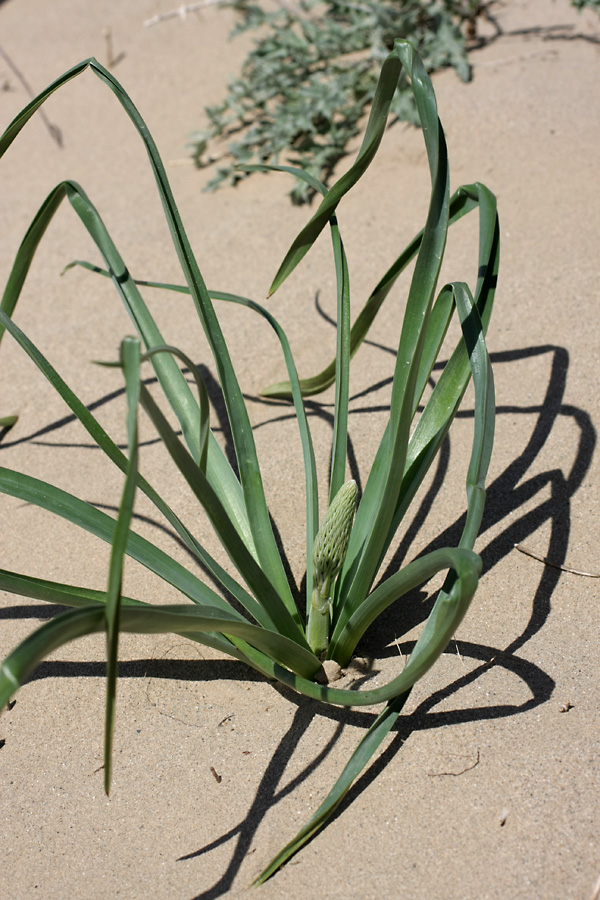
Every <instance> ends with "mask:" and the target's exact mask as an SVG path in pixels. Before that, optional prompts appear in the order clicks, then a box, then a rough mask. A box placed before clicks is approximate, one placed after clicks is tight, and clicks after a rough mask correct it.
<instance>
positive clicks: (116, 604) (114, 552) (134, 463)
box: [104, 338, 141, 794]
mask: <svg viewBox="0 0 600 900" xmlns="http://www.w3.org/2000/svg"><path fill="white" fill-rule="evenodd" d="M140 357H141V354H140V342H139V340H138V339H137V338H125V340H124V341H122V343H121V358H122V363H123V372H124V375H125V392H126V395H127V445H128V449H129V456H128V461H127V469H126V471H125V484H124V486H123V494H122V496H121V502H120V504H119V512H118V515H117V521H116V522H115V531H114V537H113V540H112V544H111V550H110V563H109V569H108V587H107V591H106V711H105V724H104V790H105V792H106V794H108V793H109V792H110V785H111V780H112V746H113V737H114V729H115V705H116V696H117V669H118V654H119V614H120V610H121V586H122V583H123V563H124V559H125V555H126V553H127V540H128V537H129V528H130V525H131V517H132V515H133V503H134V498H135V488H136V479H137V468H138V425H137V413H138V405H139V402H140Z"/></svg>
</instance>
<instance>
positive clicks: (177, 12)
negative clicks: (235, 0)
mask: <svg viewBox="0 0 600 900" xmlns="http://www.w3.org/2000/svg"><path fill="white" fill-rule="evenodd" d="M225 2H227V0H200V2H199V3H188V4H187V5H183V6H180V7H179V8H178V9H171V10H169V12H166V13H158V15H156V16H152V18H151V19H146V21H145V22H144V28H151V27H152V26H153V25H159V24H160V22H166V20H167V19H177V18H180V19H185V17H186V16H187V14H188V13H193V12H197V11H198V10H199V9H204V8H205V7H207V6H218V5H219V4H221V3H225Z"/></svg>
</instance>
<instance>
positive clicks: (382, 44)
mask: <svg viewBox="0 0 600 900" xmlns="http://www.w3.org/2000/svg"><path fill="white" fill-rule="evenodd" d="M226 5H228V6H231V7H233V8H234V9H235V10H236V12H237V13H238V16H239V20H238V23H237V25H236V27H235V28H234V29H233V31H232V33H231V37H235V36H236V35H238V34H240V33H243V32H247V31H252V32H258V37H257V38H256V41H255V44H254V47H253V49H252V50H251V51H250V52H249V54H248V56H247V57H246V59H245V60H244V63H243V65H242V69H241V72H240V76H239V77H237V78H234V79H232V80H231V81H230V83H229V86H228V91H227V95H226V97H225V99H224V100H223V102H222V103H219V104H215V105H213V106H209V107H206V108H205V113H206V115H207V118H208V125H207V127H206V128H204V129H203V130H201V131H198V132H196V133H194V134H193V135H191V136H190V149H191V151H192V155H193V158H194V160H195V161H196V164H197V165H198V166H204V165H207V164H209V163H210V162H212V161H213V157H214V155H215V154H216V155H217V158H220V157H224V159H225V161H226V164H225V165H220V166H219V167H218V168H217V173H216V175H215V176H214V177H213V178H212V179H211V180H210V181H209V183H208V185H207V189H208V190H214V189H215V188H217V187H218V186H219V185H221V184H225V183H231V184H235V183H236V182H237V181H239V179H240V178H243V177H245V175H247V174H248V172H247V171H242V170H240V168H239V165H240V164H243V165H246V164H250V163H264V162H268V163H274V164H278V163H279V162H282V161H283V160H286V161H287V162H289V163H290V164H292V165H296V166H299V167H300V168H302V169H304V170H305V171H307V172H310V173H312V174H313V175H315V176H316V177H317V178H320V179H322V180H324V181H325V182H326V181H327V178H328V177H329V176H330V175H331V174H332V172H333V168H334V166H335V165H336V163H337V162H338V161H339V160H340V159H341V158H342V157H343V156H345V155H346V153H347V150H348V144H349V142H350V141H351V139H352V138H354V137H356V135H357V134H358V133H359V128H360V124H361V121H362V120H363V116H364V115H365V112H366V111H367V110H368V108H369V105H370V103H371V102H372V100H373V97H374V95H375V89H376V86H377V79H378V75H379V70H380V68H381V64H382V62H383V60H384V59H385V57H386V56H387V54H388V53H389V52H390V51H391V50H392V49H393V46H394V40H395V39H396V37H397V35H399V34H401V35H402V36H403V37H404V38H405V39H407V40H409V41H411V43H413V45H414V46H415V48H416V50H417V52H418V53H419V55H420V56H421V59H422V61H423V63H424V65H425V67H426V69H427V71H428V72H431V71H435V70H437V69H440V68H442V67H444V66H452V67H453V68H454V69H455V70H456V72H457V73H458V75H459V76H460V78H461V79H462V80H463V81H467V80H468V79H469V77H470V67H469V64H468V62H467V57H466V50H465V38H464V36H463V33H462V32H463V29H464V27H465V25H467V24H472V23H473V22H474V21H475V17H476V15H478V14H479V13H480V11H481V8H482V7H481V4H480V3H478V2H474V0H433V2H431V0H409V2H402V3H398V2H397V0H383V2H382V0H361V2H360V3H356V2H353V0H327V2H325V3H322V2H321V0H299V2H286V3H281V4H278V5H276V6H275V8H271V7H269V8H265V7H264V6H263V5H262V4H261V3H255V2H251V0H234V2H232V3H227V4H226ZM391 112H392V113H393V114H395V115H396V116H397V117H398V118H400V119H403V120H407V121H410V122H413V123H414V124H417V123H418V121H419V117H418V114H417V111H416V109H415V104H414V100H413V95H412V91H411V90H410V85H409V83H408V79H407V78H406V76H405V74H402V75H401V76H400V78H399V81H398V85H397V89H396V93H395V95H394V98H393V100H392V104H391ZM227 139H230V142H229V143H227V146H226V148H223V147H222V142H223V141H224V140H227ZM312 192H313V191H312V189H311V185H310V184H309V183H308V182H306V181H304V180H303V179H300V178H298V179H297V180H296V184H295V187H294V189H293V191H292V194H291V196H292V199H293V200H294V201H295V202H304V201H306V200H307V199H308V198H309V197H310V196H311V195H312Z"/></svg>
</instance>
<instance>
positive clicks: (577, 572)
mask: <svg viewBox="0 0 600 900" xmlns="http://www.w3.org/2000/svg"><path fill="white" fill-rule="evenodd" d="M515 550H520V551H521V553H525V555H526V556H531V558H532V559H537V560H538V562H541V563H544V565H546V566H552V568H553V569H560V570H561V572H569V574H570V575H583V577H584V578H600V574H597V573H595V572H582V571H581V570H580V569H571V568H570V567H569V566H563V565H561V564H560V563H557V562H552V560H551V559H547V558H546V557H545V556H540V555H539V553H535V552H534V551H533V550H529V549H528V548H527V547H524V546H523V544H515Z"/></svg>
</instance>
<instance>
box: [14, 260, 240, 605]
mask: <svg viewBox="0 0 600 900" xmlns="http://www.w3.org/2000/svg"><path fill="white" fill-rule="evenodd" d="M106 274H107V275H108V274H109V273H106ZM0 327H5V328H6V330H7V331H8V332H9V333H10V334H11V335H12V337H14V339H15V340H16V341H17V343H18V344H19V345H20V346H21V347H22V348H23V350H24V351H25V352H26V353H27V355H28V356H29V358H30V359H31V360H32V361H33V362H34V363H35V364H36V366H37V367H38V369H39V370H40V371H41V372H42V374H43V375H44V376H45V377H46V378H47V379H48V381H49V382H50V384H51V385H52V386H53V387H54V388H55V389H56V391H57V392H58V393H59V394H60V396H61V397H62V398H63V400H64V401H65V403H66V404H67V406H68V407H69V409H71V410H72V412H73V413H74V414H75V415H76V416H77V418H78V419H79V421H80V422H81V424H82V425H83V426H84V428H85V429H86V430H87V432H88V434H89V435H90V436H91V438H92V439H93V440H94V441H95V442H96V444H97V445H98V447H100V449H101V450H103V452H104V453H105V454H106V455H107V457H108V458H109V459H111V460H112V462H114V463H115V465H117V466H118V467H119V469H121V471H122V472H125V471H126V468H127V457H126V456H125V454H124V453H123V452H122V450H120V449H119V448H118V447H117V445H116V444H115V443H114V441H113V440H112V439H111V438H110V437H109V435H108V434H107V433H106V432H105V431H104V429H103V428H102V426H101V425H100V424H99V422H98V421H97V419H96V418H95V417H94V416H93V415H92V413H91V412H90V411H89V410H88V409H87V407H86V406H85V405H84V404H83V403H82V402H81V400H79V398H78V397H77V396H76V394H74V393H73V391H72V390H71V389H70V388H69V386H68V385H67V384H66V382H65V381H64V380H63V379H62V378H61V377H60V375H59V374H58V372H57V371H56V369H55V368H54V367H53V366H52V365H51V363H50V362H49V361H48V360H47V359H46V358H45V356H44V355H43V354H42V353H41V352H40V351H39V350H38V348H37V347H36V346H35V345H34V344H33V343H32V342H31V341H30V340H29V338H28V337H27V336H26V335H25V334H24V332H22V331H21V329H20V328H18V326H17V325H15V323H14V322H13V321H12V320H11V319H9V318H8V317H7V316H6V315H5V314H4V313H3V312H2V311H0ZM210 437H211V435H210V434H209V438H210ZM213 440H214V438H213ZM209 448H210V441H209ZM137 483H138V487H139V488H140V490H142V491H143V492H144V493H145V494H146V496H147V497H148V498H149V499H150V500H151V501H152V503H154V505H155V506H156V508H157V509H158V510H159V511H160V512H161V513H162V515H163V516H164V517H165V519H166V520H167V522H168V523H169V524H170V525H171V526H172V527H173V528H174V529H175V531H176V533H177V535H178V536H179V537H180V538H181V539H182V541H183V542H184V544H185V545H186V547H187V548H188V549H189V550H190V552H191V553H192V554H193V555H194V556H195V557H196V558H197V559H198V560H200V562H201V563H202V565H203V566H204V567H205V568H206V569H207V571H208V572H210V574H211V575H212V576H213V577H214V579H215V580H216V581H217V582H218V583H219V584H220V585H222V587H223V588H224V589H225V590H226V591H227V592H228V593H230V594H231V595H232V596H233V597H235V598H236V600H237V601H238V602H239V603H240V604H241V605H242V606H243V607H244V608H245V609H249V606H250V605H252V603H253V598H252V597H251V596H250V594H248V592H247V591H245V590H244V589H243V588H242V586H241V585H240V584H238V582H237V581H235V579H233V578H232V577H231V575H229V573H228V572H226V571H225V569H223V567H222V566H221V565H219V563H218V562H217V561H216V560H215V559H214V558H213V557H212V556H211V555H210V554H209V553H208V552H207V551H206V550H205V549H204V547H203V546H202V545H201V544H200V543H199V541H198V540H197V539H196V538H195V537H194V535H193V534H192V533H191V531H190V530H189V529H188V528H187V527H186V526H185V525H184V524H183V522H182V521H181V519H180V518H179V517H178V516H177V515H176V514H175V513H174V511H173V510H172V509H171V507H170V506H169V505H168V504H167V503H166V502H165V501H164V500H163V499H162V497H161V496H160V495H159V494H158V493H157V491H156V490H155V489H154V488H153V487H152V486H151V485H150V484H149V483H148V481H146V479H145V478H144V477H143V476H142V475H140V473H139V472H138V480H137ZM230 511H231V510H230V508H228V512H230ZM184 593H185V591H184ZM187 596H189V597H190V599H191V600H194V602H200V601H199V600H198V599H197V595H196V594H194V595H193V596H192V595H190V594H187Z"/></svg>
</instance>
